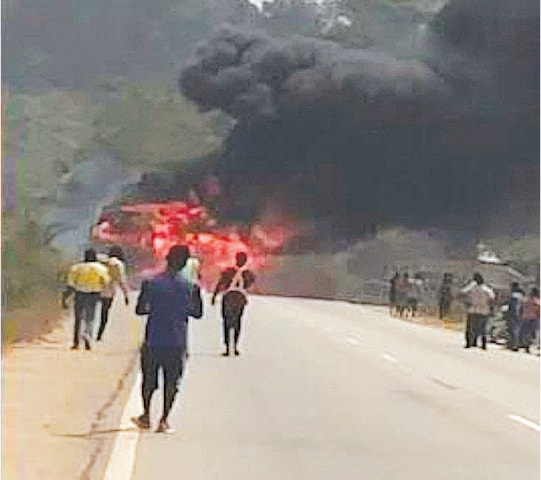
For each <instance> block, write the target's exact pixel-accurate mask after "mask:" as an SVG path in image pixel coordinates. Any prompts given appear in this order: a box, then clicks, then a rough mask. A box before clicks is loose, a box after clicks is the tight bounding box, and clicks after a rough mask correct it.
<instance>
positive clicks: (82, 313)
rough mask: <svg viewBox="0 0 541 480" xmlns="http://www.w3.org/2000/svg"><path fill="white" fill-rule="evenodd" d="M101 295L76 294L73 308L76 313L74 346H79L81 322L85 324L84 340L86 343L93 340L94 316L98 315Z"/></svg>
mask: <svg viewBox="0 0 541 480" xmlns="http://www.w3.org/2000/svg"><path fill="white" fill-rule="evenodd" d="M99 295H100V294H99V293H85V292H75V301H74V304H73V308H74V311H75V325H74V328H73V346H74V347H77V346H79V336H80V330H81V322H83V323H84V332H83V338H84V339H85V342H88V343H89V342H90V340H91V339H92V329H93V326H94V314H95V313H96V303H97V301H98V298H99Z"/></svg>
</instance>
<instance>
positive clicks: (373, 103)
mask: <svg viewBox="0 0 541 480" xmlns="http://www.w3.org/2000/svg"><path fill="white" fill-rule="evenodd" d="M538 10H539V5H538V4H537V3H536V0H519V1H512V2H511V1H503V0H498V1H489V0H482V1H476V2H470V1H467V0H455V1H454V2H452V3H450V4H449V5H448V6H447V7H445V8H444V9H443V11H442V12H441V13H440V14H439V15H438V16H437V17H436V18H435V19H434V21H433V23H432V25H431V26H430V28H429V29H428V31H427V34H426V38H425V41H424V42H423V44H422V45H421V46H420V47H419V55H418V59H411V58H408V59H400V58H395V57H392V56H389V55H387V54H384V53H381V52H379V51H378V50H377V48H371V49H364V50H353V49H344V48H342V47H340V46H338V45H336V44H333V43H330V42H323V41H318V40H314V39H308V38H303V37H289V38H271V37H269V36H267V35H266V34H265V33H263V32H260V31H253V30H243V29H240V28H238V27H225V28H222V29H221V30H220V31H219V32H218V33H217V34H216V36H215V37H214V38H213V39H211V40H210V41H209V42H207V43H206V44H205V45H204V46H202V47H201V48H200V49H199V50H198V52H197V56H196V60H195V61H194V62H193V63H192V64H191V65H190V66H189V67H188V68H186V69H185V70H184V71H183V72H182V75H181V81H180V84H181V89H182V91H183V93H184V94H185V95H186V96H187V97H188V98H190V99H191V100H193V101H195V102H196V103H197V104H198V105H200V106H201V107H202V108H204V109H213V108H219V109H221V110H223V111H225V112H227V113H228V114H229V115H230V116H232V117H234V118H235V119H237V120H238V123H237V125H236V127H235V128H234V130H233V132H232V134H231V136H230V137H229V139H228V141H227V145H226V150H225V154H224V156H223V159H222V164H221V166H220V167H221V175H222V177H225V178H226V181H227V184H228V189H229V191H230V192H231V196H232V198H237V199H240V201H238V202H237V203H236V204H232V205H230V207H231V209H230V213H232V214H233V215H236V216H242V215H244V216H246V215H248V216H249V215H253V214H257V213H260V212H261V211H262V210H264V209H265V208H266V206H267V205H266V203H268V202H269V198H270V199H272V202H274V203H280V205H281V208H282V209H287V210H289V211H290V212H292V213H295V214H297V215H300V216H302V217H310V218H315V219H324V218H330V219H332V220H333V222H334V223H335V224H337V225H340V224H347V225H349V226H350V227H351V226H353V227H355V226H360V225H362V224H363V223H366V222H372V221H373V222H380V221H384V220H391V221H403V222H416V223H427V222H430V223H433V222H435V221H437V220H440V219H441V218H443V217H444V216H446V215H459V216H460V215H465V216H468V217H471V216H479V212H487V211H495V210H497V209H501V208H504V207H505V206H506V202H507V197H506V192H507V183H506V182H507V177H508V168H509V166H510V165H511V164H513V163H517V162H518V163H534V164H535V163H536V162H537V161H538V146H539V140H538V139H539V137H538V135H539V121H538V105H539V100H538V81H539V73H538V72H539V69H538V65H539V51H538V45H539V43H538V29H539V16H538ZM240 192H243V194H242V195H239V193H240Z"/></svg>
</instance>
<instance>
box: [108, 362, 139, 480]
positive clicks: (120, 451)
mask: <svg viewBox="0 0 541 480" xmlns="http://www.w3.org/2000/svg"><path fill="white" fill-rule="evenodd" d="M140 390H141V374H140V373H139V374H137V378H136V380H135V383H134V385H133V388H132V390H131V392H130V396H129V398H128V401H127V402H126V406H125V407H124V410H123V412H122V418H121V420H120V426H119V432H118V434H117V436H116V439H115V444H114V446H113V451H112V452H111V457H110V458H109V463H108V464H107V468H106V470H105V475H104V476H103V479H104V480H131V478H132V475H133V467H134V465H135V451H136V449H137V441H138V440H139V430H137V428H136V427H135V425H133V423H132V422H131V421H130V419H131V417H134V416H137V415H138V413H140V409H141V405H140V402H141V399H140V395H139V392H140Z"/></svg>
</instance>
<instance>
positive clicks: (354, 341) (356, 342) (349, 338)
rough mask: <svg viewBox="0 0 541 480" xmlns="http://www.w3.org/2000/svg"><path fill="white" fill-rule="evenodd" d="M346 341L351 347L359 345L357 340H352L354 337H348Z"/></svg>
mask: <svg viewBox="0 0 541 480" xmlns="http://www.w3.org/2000/svg"><path fill="white" fill-rule="evenodd" d="M347 341H348V342H349V343H351V344H352V345H359V340H357V339H356V338H354V337H348V338H347Z"/></svg>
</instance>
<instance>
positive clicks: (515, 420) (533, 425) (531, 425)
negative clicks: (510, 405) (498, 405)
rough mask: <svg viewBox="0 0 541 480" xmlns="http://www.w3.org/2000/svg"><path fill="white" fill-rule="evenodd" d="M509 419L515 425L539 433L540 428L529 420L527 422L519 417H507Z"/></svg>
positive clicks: (512, 415)
mask: <svg viewBox="0 0 541 480" xmlns="http://www.w3.org/2000/svg"><path fill="white" fill-rule="evenodd" d="M509 418H510V419H511V420H513V421H514V422H517V423H522V425H526V426H527V427H529V428H531V429H533V430H535V431H536V432H541V427H540V426H539V425H538V424H537V423H535V422H532V421H531V420H528V419H527V418H524V417H521V416H520V415H514V414H511V415H509Z"/></svg>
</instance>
